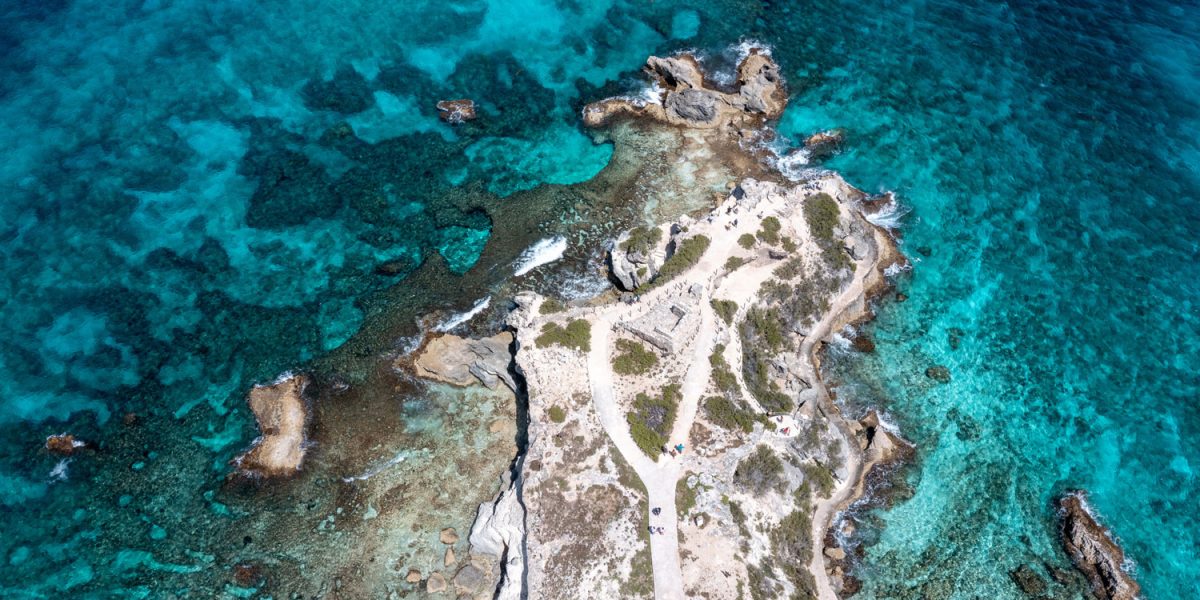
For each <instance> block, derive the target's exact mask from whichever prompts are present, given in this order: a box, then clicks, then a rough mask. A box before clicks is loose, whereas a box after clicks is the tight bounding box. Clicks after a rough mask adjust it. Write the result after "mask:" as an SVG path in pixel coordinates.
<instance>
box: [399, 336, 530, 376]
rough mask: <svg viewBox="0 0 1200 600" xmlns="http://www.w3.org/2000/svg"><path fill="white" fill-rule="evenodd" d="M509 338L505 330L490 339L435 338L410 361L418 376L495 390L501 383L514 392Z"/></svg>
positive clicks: (510, 339) (510, 338) (510, 337)
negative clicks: (480, 384)
mask: <svg viewBox="0 0 1200 600" xmlns="http://www.w3.org/2000/svg"><path fill="white" fill-rule="evenodd" d="M512 341H513V336H512V334H511V333H509V332H507V331H503V332H500V333H498V334H496V335H494V336H492V337H490V338H484V339H480V340H473V339H469V338H462V337H459V336H456V335H449V334H445V335H440V336H438V337H435V338H433V339H431V340H429V342H428V343H427V344H425V346H424V348H422V349H421V354H420V355H419V356H417V359H416V360H415V361H413V370H414V371H415V372H416V375H417V376H418V377H424V378H426V379H432V380H434V381H441V382H444V383H449V384H451V385H457V386H463V387H466V386H468V385H473V384H475V383H482V384H484V385H486V386H487V387H489V388H492V389H495V388H496V386H498V385H499V384H500V383H504V385H507V386H508V387H509V388H510V389H512V390H514V391H516V389H517V384H516V381H514V380H513V378H512V375H510V374H509V372H508V369H509V366H510V365H511V364H512V352H510V351H509V346H510V345H511V344H512Z"/></svg>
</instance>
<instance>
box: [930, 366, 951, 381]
mask: <svg viewBox="0 0 1200 600" xmlns="http://www.w3.org/2000/svg"><path fill="white" fill-rule="evenodd" d="M925 376H926V377H928V378H930V379H932V380H934V381H936V382H938V383H950V369H948V368H946V367H944V366H942V365H934V366H932V367H929V368H928V369H925Z"/></svg>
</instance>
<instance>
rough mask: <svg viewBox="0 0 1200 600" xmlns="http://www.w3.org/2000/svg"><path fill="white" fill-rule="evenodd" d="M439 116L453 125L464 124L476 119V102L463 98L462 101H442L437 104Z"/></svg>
mask: <svg viewBox="0 0 1200 600" xmlns="http://www.w3.org/2000/svg"><path fill="white" fill-rule="evenodd" d="M437 109H438V116H439V117H441V118H442V120H443V121H445V122H447V123H451V124H458V123H462V122H463V121H471V120H473V119H475V102H474V101H473V100H468V99H466V98H463V99H461V100H442V101H441V102H438V103H437Z"/></svg>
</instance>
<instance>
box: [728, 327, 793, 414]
mask: <svg viewBox="0 0 1200 600" xmlns="http://www.w3.org/2000/svg"><path fill="white" fill-rule="evenodd" d="M781 320H782V318H781V317H780V315H779V311H777V310H776V309H774V308H770V309H761V308H753V309H750V311H748V312H747V313H746V320H744V321H742V325H741V334H742V356H743V361H744V362H743V363H742V377H743V378H744V379H745V380H746V388H747V389H748V390H749V392H750V394H752V395H753V396H754V397H755V398H756V399H757V400H758V403H759V404H760V405H762V407H763V409H765V410H766V411H767V412H772V413H780V412H790V411H791V410H792V408H793V407H794V406H795V404H794V403H793V402H792V399H791V398H789V397H788V395H787V394H785V393H784V392H783V390H781V389H780V388H779V384H778V383H775V381H774V380H773V379H772V378H771V377H770V373H769V372H768V363H769V361H770V359H771V355H772V354H774V353H775V352H778V351H779V350H780V349H782V348H783V346H784V342H785V341H786V338H785V337H784V335H783V331H782V329H781V328H780V321H781Z"/></svg>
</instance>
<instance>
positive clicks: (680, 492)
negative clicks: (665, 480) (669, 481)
mask: <svg viewBox="0 0 1200 600" xmlns="http://www.w3.org/2000/svg"><path fill="white" fill-rule="evenodd" d="M675 508H676V510H678V511H679V517H680V518H684V517H686V516H687V514H688V513H689V512H692V509H693V508H696V490H694V489H692V488H690V487H688V484H687V477H686V476H684V477H680V478H679V480H678V482H677V483H676V484H675Z"/></svg>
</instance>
